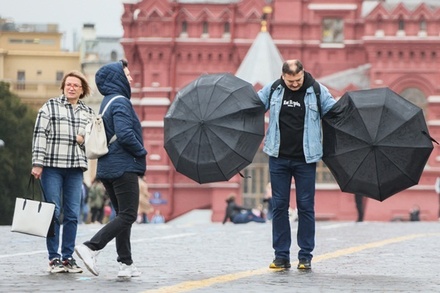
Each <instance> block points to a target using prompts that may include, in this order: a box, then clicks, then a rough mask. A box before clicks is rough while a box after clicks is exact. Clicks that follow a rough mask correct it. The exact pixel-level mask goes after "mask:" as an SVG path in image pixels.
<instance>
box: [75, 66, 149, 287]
mask: <svg viewBox="0 0 440 293" xmlns="http://www.w3.org/2000/svg"><path fill="white" fill-rule="evenodd" d="M132 80H133V79H132V78H131V76H130V70H129V69H128V63H127V61H125V60H121V61H119V62H113V63H110V64H107V65H104V66H103V67H101V68H100V69H99V70H98V71H97V72H96V75H95V82H96V85H97V88H98V90H99V92H100V93H101V94H102V95H104V99H103V101H102V103H101V107H100V113H101V112H102V110H103V109H104V107H105V106H106V105H107V103H108V102H109V101H110V100H111V99H112V98H113V97H115V96H118V95H121V96H122V97H119V98H117V99H115V100H113V101H112V103H111V104H110V106H109V107H108V109H107V110H106V112H105V114H104V116H103V121H104V125H105V132H106V136H107V141H110V138H112V137H113V135H116V140H115V141H114V142H113V143H111V144H110V145H109V147H108V148H109V152H108V153H107V154H106V155H104V156H102V157H100V158H99V159H98V166H97V172H96V178H98V179H99V180H101V182H102V183H103V184H104V187H105V189H106V191H107V193H108V196H109V197H110V200H111V203H112V206H113V207H114V209H115V211H116V217H115V218H114V219H113V220H112V221H110V222H109V223H107V224H106V225H105V226H104V227H103V228H102V229H101V230H99V231H98V232H97V233H96V234H95V235H94V236H93V237H92V238H91V239H90V240H89V241H86V242H84V243H83V244H80V245H77V246H75V252H76V254H77V255H78V257H79V258H80V259H81V260H82V261H83V262H84V264H85V266H86V267H87V269H88V270H89V271H90V272H91V273H92V274H94V275H96V276H97V275H99V271H98V268H97V265H96V260H97V259H96V257H97V254H98V253H99V252H100V251H101V250H102V249H103V248H104V247H105V246H106V245H107V244H108V243H109V242H110V241H111V240H113V239H114V238H115V239H116V251H117V254H118V257H117V261H118V263H119V273H118V277H122V278H130V277H136V276H139V275H140V274H141V273H140V271H139V270H138V269H137V268H136V267H135V265H134V264H133V259H132V254H131V243H130V235H131V227H132V225H133V223H134V222H135V221H136V218H137V211H138V206H139V182H138V177H139V176H144V173H145V171H146V155H147V151H146V149H145V148H144V145H143V138H142V126H141V123H140V121H139V118H138V116H137V115H136V112H135V110H134V108H133V105H132V104H131V101H130V97H131V88H130V83H131V82H132Z"/></svg>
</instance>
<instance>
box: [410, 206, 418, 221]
mask: <svg viewBox="0 0 440 293" xmlns="http://www.w3.org/2000/svg"><path fill="white" fill-rule="evenodd" d="M409 220H410V221H411V222H418V221H420V207H419V206H418V205H416V204H415V205H414V206H413V207H412V209H410V210H409Z"/></svg>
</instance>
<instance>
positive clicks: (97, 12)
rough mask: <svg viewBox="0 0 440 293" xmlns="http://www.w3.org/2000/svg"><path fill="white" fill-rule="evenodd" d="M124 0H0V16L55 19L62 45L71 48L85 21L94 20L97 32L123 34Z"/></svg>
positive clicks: (23, 20)
mask: <svg viewBox="0 0 440 293" xmlns="http://www.w3.org/2000/svg"><path fill="white" fill-rule="evenodd" d="M122 13H123V6H122V0H75V1H67V0H0V17H1V18H11V19H13V21H14V22H17V23H33V24H37V23H38V24H42V23H43V24H44V23H56V24H58V29H59V31H60V32H62V33H64V36H63V42H62V46H63V48H65V49H68V50H72V47H73V40H74V38H75V36H76V38H77V39H79V38H80V37H81V29H82V26H83V24H84V23H94V24H95V28H96V34H97V36H105V37H107V36H108V37H119V36H121V37H122V34H123V30H122V25H121V15H122Z"/></svg>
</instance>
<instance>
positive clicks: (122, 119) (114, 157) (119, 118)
mask: <svg viewBox="0 0 440 293" xmlns="http://www.w3.org/2000/svg"><path fill="white" fill-rule="evenodd" d="M95 82H96V86H97V87H98V90H99V92H100V93H101V94H102V95H103V96H104V99H103V100H102V103H101V107H100V110H99V113H101V112H102V110H103V109H104V107H105V105H107V103H108V102H109V101H110V100H111V99H112V98H113V97H115V96H117V95H122V96H123V97H121V98H117V99H115V100H113V102H112V103H111V104H110V106H109V107H108V109H107V110H106V112H105V113H104V116H103V121H104V125H105V132H106V136H107V141H110V139H111V138H112V137H113V135H115V134H116V137H117V139H116V141H114V142H113V143H111V144H110V146H109V152H108V153H107V154H106V155H104V156H102V157H100V158H99V159H98V168H97V172H96V177H97V178H99V179H115V178H118V177H121V176H122V175H123V174H124V173H126V172H132V173H137V174H139V175H140V176H142V175H144V173H145V170H146V155H147V151H146V150H145V148H144V144H143V138H142V126H141V123H140V121H139V118H138V117H137V115H136V112H135V111H134V108H133V105H132V104H131V101H130V97H131V89H130V83H129V82H128V79H127V77H126V76H125V72H124V70H123V66H122V63H121V62H114V63H110V64H107V65H104V66H103V67H101V68H100V69H99V70H98V72H96V76H95Z"/></svg>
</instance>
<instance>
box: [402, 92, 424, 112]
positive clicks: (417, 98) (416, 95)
mask: <svg viewBox="0 0 440 293" xmlns="http://www.w3.org/2000/svg"><path fill="white" fill-rule="evenodd" d="M400 95H401V96H402V97H404V98H405V99H407V100H408V101H410V102H411V103H413V104H415V105H416V106H419V107H420V108H421V109H422V110H423V112H425V108H426V97H425V95H424V94H423V92H422V91H421V90H419V89H418V88H407V89H405V90H403V91H402V92H401V93H400Z"/></svg>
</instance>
